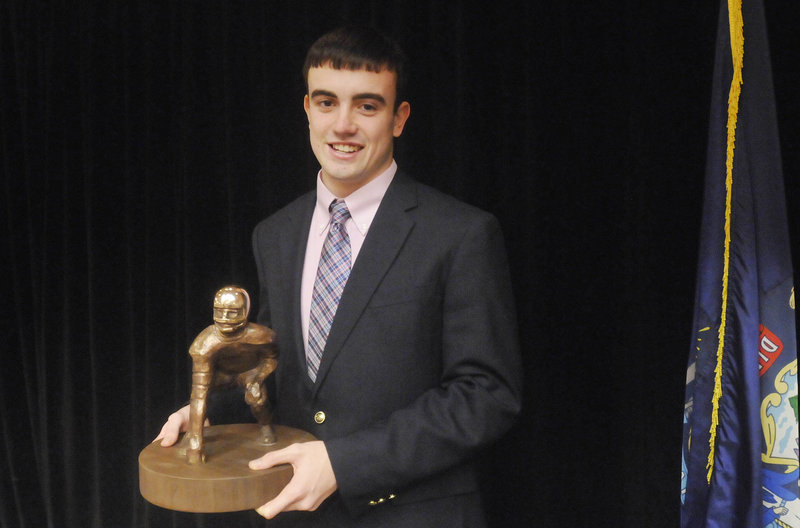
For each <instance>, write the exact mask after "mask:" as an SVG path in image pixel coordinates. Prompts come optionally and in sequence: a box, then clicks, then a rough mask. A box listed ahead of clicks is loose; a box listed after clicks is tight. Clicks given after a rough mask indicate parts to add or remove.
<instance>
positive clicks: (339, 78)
mask: <svg viewBox="0 0 800 528" xmlns="http://www.w3.org/2000/svg"><path fill="white" fill-rule="evenodd" d="M395 95H396V75H395V73H394V72H391V71H388V70H383V71H381V72H380V73H375V72H370V71H367V70H336V69H333V68H330V67H327V66H323V67H320V68H311V69H310V70H309V72H308V94H307V95H306V97H305V101H304V106H305V110H306V115H307V116H308V126H309V129H310V136H311V148H312V150H313V151H314V155H315V156H316V157H317V160H318V161H319V163H320V165H321V166H322V181H323V183H324V184H325V185H326V186H327V187H328V189H330V190H331V192H333V194H335V195H336V196H338V197H339V198H344V197H345V196H347V195H349V194H350V193H352V192H353V191H355V190H356V189H358V188H360V187H361V186H363V185H364V184H366V183H368V182H369V181H371V180H372V179H374V178H375V177H376V176H378V175H379V174H381V173H382V172H383V171H385V170H386V169H387V168H389V165H391V162H392V152H393V140H394V138H396V137H399V136H400V134H401V133H402V132H403V126H404V125H405V123H406V119H408V115H409V113H410V111H411V108H410V106H409V104H408V103H407V102H402V103H401V104H400V105H399V106H398V108H397V111H396V112H395V110H394V104H395Z"/></svg>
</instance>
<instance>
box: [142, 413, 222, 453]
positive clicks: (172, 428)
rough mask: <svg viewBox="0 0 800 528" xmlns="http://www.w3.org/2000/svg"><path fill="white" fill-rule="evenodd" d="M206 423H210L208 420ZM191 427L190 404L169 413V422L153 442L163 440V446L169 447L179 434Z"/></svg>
mask: <svg viewBox="0 0 800 528" xmlns="http://www.w3.org/2000/svg"><path fill="white" fill-rule="evenodd" d="M205 425H209V422H208V420H206V423H205ZM188 429H189V406H188V405H186V406H185V407H181V408H180V409H178V410H177V411H175V412H174V413H172V414H170V415H169V418H167V423H165V424H164V426H163V427H162V428H161V432H160V433H158V436H157V437H155V439H154V440H153V442H155V441H156V440H159V439H160V440H161V447H169V446H171V445H174V444H175V442H177V441H178V436H179V435H180V434H181V433H185V432H186V431H187V430H188Z"/></svg>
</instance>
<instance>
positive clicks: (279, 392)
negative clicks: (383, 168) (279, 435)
mask: <svg viewBox="0 0 800 528" xmlns="http://www.w3.org/2000/svg"><path fill="white" fill-rule="evenodd" d="M315 199H316V198H315V193H314V192H312V193H309V194H306V195H304V196H302V197H300V198H299V199H297V200H296V201H294V202H293V203H291V204H289V205H288V206H286V207H285V208H283V209H281V210H280V211H279V212H277V213H276V214H274V215H272V216H271V217H269V218H267V219H266V220H264V221H262V222H261V223H260V224H259V225H258V226H257V227H256V229H255V231H254V233H253V249H254V253H255V259H256V264H257V268H258V275H259V281H260V296H259V306H260V310H259V315H258V321H259V322H260V323H262V324H265V325H268V326H270V327H271V328H273V329H274V330H275V331H276V333H277V336H278V338H277V339H278V346H279V350H280V358H279V366H278V369H277V371H276V373H275V375H274V382H275V386H274V389H275V390H274V394H273V395H272V401H273V405H274V406H275V409H276V416H277V418H276V421H277V422H278V423H282V424H286V425H290V426H293V427H298V428H301V429H304V430H307V431H309V432H311V433H312V434H314V435H315V436H317V437H318V438H320V439H322V440H324V441H325V443H326V447H327V450H328V454H329V456H330V459H331V463H332V465H333V470H334V473H335V475H336V479H337V483H338V486H339V491H338V492H337V494H336V495H334V496H333V497H332V498H331V499H329V500H328V501H326V503H327V504H325V505H323V507H322V508H321V510H322V511H321V512H317V513H315V514H297V515H294V516H292V515H286V514H281V515H283V516H284V521H286V522H289V521H290V520H291V521H292V522H295V521H297V522H300V521H306V522H309V523H311V524H310V525H319V526H323V525H335V524H340V525H342V526H373V525H374V526H395V525H399V526H414V527H415V528H418V527H424V526H436V527H437V528H441V527H442V526H463V525H468V524H470V523H469V522H468V521H470V519H472V521H474V523H477V525H480V521H479V520H478V517H480V515H481V514H480V505H479V502H478V501H477V500H476V497H477V488H478V485H477V479H476V476H475V472H474V469H473V467H472V464H471V462H470V457H471V455H473V454H474V453H475V452H476V450H478V449H479V448H481V447H483V446H485V445H487V444H488V443H490V442H492V441H494V440H496V439H497V438H498V437H499V436H500V435H502V434H503V433H504V432H505V431H507V429H508V428H509V427H510V426H511V424H512V422H513V420H514V417H515V416H516V415H517V413H518V412H519V409H520V400H521V367H520V358H519V349H518V342H517V329H516V320H515V310H514V302H513V296H512V293H511V288H510V280H509V272H508V265H507V262H506V255H505V249H504V247H503V240H502V234H501V232H500V229H499V225H498V223H497V221H496V220H495V218H494V217H493V216H491V215H489V214H488V213H485V212H483V211H480V210H478V209H476V208H474V207H471V206H468V205H466V204H464V203H462V202H459V201H457V200H455V199H454V198H451V197H449V196H446V195H444V194H442V193H439V192H437V191H435V190H433V189H431V188H429V187H427V186H424V185H422V184H419V183H417V182H415V181H414V180H412V179H410V178H408V177H406V176H404V175H403V174H401V173H398V174H397V175H396V176H395V179H394V180H393V182H392V184H391V185H390V187H389V189H388V191H387V193H386V195H385V197H384V199H383V201H382V202H381V205H380V208H379V210H378V212H377V214H376V216H375V219H374V220H373V223H372V225H371V226H370V229H369V232H368V234H367V238H366V239H365V241H364V245H363V247H362V248H361V251H360V253H359V256H358V258H357V260H356V262H355V264H354V266H353V269H352V272H351V274H350V277H349V279H348V282H347V285H346V287H345V289H344V292H343V294H342V299H341V301H340V304H339V307H338V310H337V313H336V317H335V319H334V321H333V326H332V328H331V332H330V335H329V338H328V341H327V344H326V347H325V350H324V353H323V357H322V362H321V365H320V370H319V374H318V377H317V381H316V383H312V382H311V380H310V379H309V378H308V376H307V375H306V367H305V357H304V347H303V342H302V341H303V340H302V331H301V319H300V282H301V276H302V269H303V259H304V253H305V247H306V239H307V236H308V232H309V226H310V222H311V216H312V213H313V209H314V203H315ZM320 413H324V421H323V420H322V419H321V418H322V415H321V414H320ZM315 417H316V419H315ZM325 516H328V517H325ZM280 517H281V516H279V518H280ZM323 517H325V520H324V521H323V520H322V519H323ZM462 517H463V518H466V519H467V521H464V520H463V519H462V520H459V519H460V518H462Z"/></svg>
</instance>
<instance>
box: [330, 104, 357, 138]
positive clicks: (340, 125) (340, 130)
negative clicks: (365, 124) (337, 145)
mask: <svg viewBox="0 0 800 528" xmlns="http://www.w3.org/2000/svg"><path fill="white" fill-rule="evenodd" d="M351 110H352V109H350V108H348V107H345V106H343V107H342V108H341V110H340V111H339V114H338V115H337V116H336V123H334V128H333V131H334V133H336V134H338V135H340V136H349V135H353V134H355V133H356V130H357V127H356V123H355V120H354V119H353V112H352V111H351Z"/></svg>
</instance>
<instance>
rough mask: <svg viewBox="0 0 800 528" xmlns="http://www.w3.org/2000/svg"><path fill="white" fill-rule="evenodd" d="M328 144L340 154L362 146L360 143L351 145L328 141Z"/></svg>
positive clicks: (356, 150)
mask: <svg viewBox="0 0 800 528" xmlns="http://www.w3.org/2000/svg"><path fill="white" fill-rule="evenodd" d="M328 146H329V147H330V148H331V149H332V150H333V151H334V152H339V153H341V154H353V153H354V152H358V151H359V150H362V149H363V148H364V147H363V146H361V145H353V144H351V143H328Z"/></svg>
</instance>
